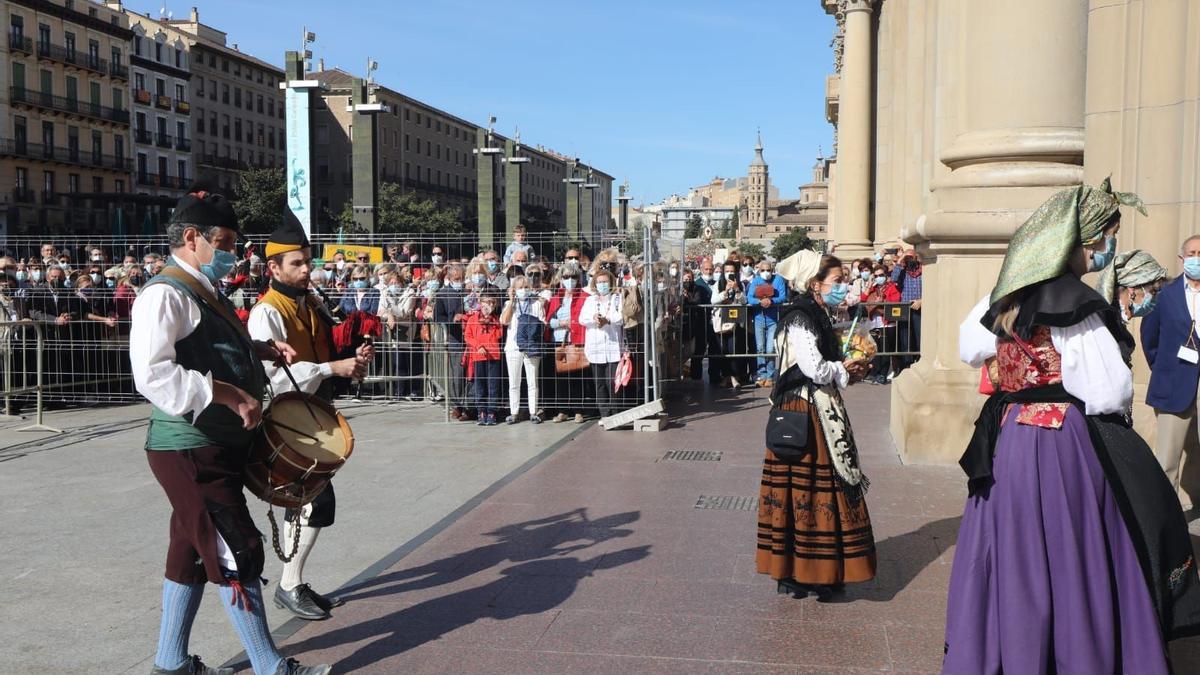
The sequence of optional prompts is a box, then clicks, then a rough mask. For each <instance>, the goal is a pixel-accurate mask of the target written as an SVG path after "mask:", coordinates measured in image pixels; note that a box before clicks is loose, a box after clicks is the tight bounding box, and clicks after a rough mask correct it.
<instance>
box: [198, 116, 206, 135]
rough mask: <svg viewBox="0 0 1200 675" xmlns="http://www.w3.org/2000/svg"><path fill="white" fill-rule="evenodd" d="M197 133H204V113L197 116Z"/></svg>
mask: <svg viewBox="0 0 1200 675" xmlns="http://www.w3.org/2000/svg"><path fill="white" fill-rule="evenodd" d="M196 133H200V134H202V133H204V115H203V113H201V114H197V115H196Z"/></svg>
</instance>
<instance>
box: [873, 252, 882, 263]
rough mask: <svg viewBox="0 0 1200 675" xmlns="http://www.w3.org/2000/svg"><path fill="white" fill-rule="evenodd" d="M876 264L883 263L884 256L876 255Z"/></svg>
mask: <svg viewBox="0 0 1200 675" xmlns="http://www.w3.org/2000/svg"><path fill="white" fill-rule="evenodd" d="M875 262H883V255H882V254H880V253H876V254H875Z"/></svg>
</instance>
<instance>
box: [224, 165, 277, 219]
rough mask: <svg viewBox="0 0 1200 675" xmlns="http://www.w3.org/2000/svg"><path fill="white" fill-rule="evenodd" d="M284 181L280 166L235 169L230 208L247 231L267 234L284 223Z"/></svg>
mask: <svg viewBox="0 0 1200 675" xmlns="http://www.w3.org/2000/svg"><path fill="white" fill-rule="evenodd" d="M287 207H288V206H287V184H286V180H285V178H284V173H283V169H246V170H245V171H239V172H238V179H237V187H236V190H235V192H234V200H233V210H234V212H235V213H237V217H238V222H239V223H240V224H241V226H242V229H243V230H244V231H245V232H246V233H247V234H270V233H271V232H273V231H275V228H277V227H279V224H280V223H282V222H283V210H284V209H286V208H287Z"/></svg>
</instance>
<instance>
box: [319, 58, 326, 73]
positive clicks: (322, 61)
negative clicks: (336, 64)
mask: <svg viewBox="0 0 1200 675" xmlns="http://www.w3.org/2000/svg"><path fill="white" fill-rule="evenodd" d="M317 72H319V73H323V72H325V59H323V58H320V59H317Z"/></svg>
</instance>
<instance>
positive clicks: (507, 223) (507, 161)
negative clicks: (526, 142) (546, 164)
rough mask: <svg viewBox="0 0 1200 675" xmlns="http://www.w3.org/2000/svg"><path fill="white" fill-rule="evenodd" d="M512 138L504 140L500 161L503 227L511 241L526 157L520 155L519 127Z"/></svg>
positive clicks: (527, 161) (518, 211)
mask: <svg viewBox="0 0 1200 675" xmlns="http://www.w3.org/2000/svg"><path fill="white" fill-rule="evenodd" d="M514 135H515V136H516V138H515V139H514V140H510V141H505V142H504V156H503V157H501V158H500V163H501V164H504V165H505V167H504V229H505V230H506V231H507V234H508V241H512V237H513V232H514V231H516V229H517V226H518V225H520V224H521V198H522V196H523V195H522V194H521V192H522V190H521V185H522V182H521V178H522V177H523V176H522V174H523V173H524V172H525V165H526V164H528V163H529V158H528V157H522V156H521V129H520V128H518V129H517V130H516V134H514Z"/></svg>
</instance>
